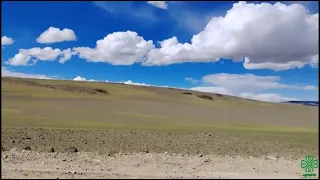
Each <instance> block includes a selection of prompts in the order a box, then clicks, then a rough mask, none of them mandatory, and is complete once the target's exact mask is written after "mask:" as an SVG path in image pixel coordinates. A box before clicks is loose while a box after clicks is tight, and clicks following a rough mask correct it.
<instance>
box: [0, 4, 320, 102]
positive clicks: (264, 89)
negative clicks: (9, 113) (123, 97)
mask: <svg viewBox="0 0 320 180" xmlns="http://www.w3.org/2000/svg"><path fill="white" fill-rule="evenodd" d="M1 17H2V39H1V43H2V49H1V50H2V55H1V56H2V76H18V77H33V78H54V79H70V80H73V79H74V78H76V77H78V76H80V77H78V78H76V79H75V80H90V79H92V80H98V81H106V80H107V81H112V82H125V83H128V84H139V83H140V84H141V83H144V84H146V85H156V86H170V87H178V88H186V89H194V90H199V91H207V92H214V93H221V94H229V95H234V96H240V97H246V98H252V99H258V100H264V101H285V100H295V99H297V100H318V61H319V60H318V48H319V47H318V46H319V42H318V38H319V37H318V36H319V35H318V34H319V29H318V27H319V25H318V2H299V1H297V2H293V1H292V2H272V3H270V4H269V3H262V2H261V1H255V2H247V3H246V2H236V1H235V2H231V1H230V2H166V1H158V2H147V1H145V2H129V1H128V2H2V16H1ZM61 58H62V59H63V60H61ZM129 80H130V81H129Z"/></svg>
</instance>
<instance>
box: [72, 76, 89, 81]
mask: <svg viewBox="0 0 320 180" xmlns="http://www.w3.org/2000/svg"><path fill="white" fill-rule="evenodd" d="M73 80H74V81H86V80H87V79H86V78H82V77H81V76H77V77H75V78H74V79H73Z"/></svg>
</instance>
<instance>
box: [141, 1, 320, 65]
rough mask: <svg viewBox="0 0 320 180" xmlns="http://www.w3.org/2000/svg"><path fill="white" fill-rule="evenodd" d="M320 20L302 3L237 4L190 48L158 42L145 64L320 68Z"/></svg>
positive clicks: (171, 41) (174, 39)
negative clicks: (224, 63) (227, 62)
mask: <svg viewBox="0 0 320 180" xmlns="http://www.w3.org/2000/svg"><path fill="white" fill-rule="evenodd" d="M318 19H319V15H318V14H310V13H309V12H308V10H307V9H306V8H305V7H304V6H302V5H300V4H291V5H285V4H282V3H279V2H278V3H275V4H270V3H260V4H254V3H246V2H242V1H240V2H238V3H235V4H234V5H233V7H232V8H231V9H230V10H228V11H227V13H226V15H225V16H224V17H213V18H212V19H211V20H210V22H209V23H208V24H207V26H206V27H205V28H204V30H203V31H201V32H200V33H198V34H196V35H194V36H193V37H192V39H191V43H179V41H178V39H177V37H172V38H169V39H166V40H163V41H161V42H160V45H161V47H160V48H155V49H152V50H151V51H150V52H149V53H148V59H147V61H145V62H143V64H144V65H149V66H151V65H169V64H174V63H183V62H216V61H218V60H219V59H220V58H225V59H232V60H234V61H238V62H240V61H243V60H244V58H246V61H245V62H244V67H245V68H248V69H274V70H287V69H291V68H296V67H298V68H299V67H303V66H304V65H306V64H310V65H314V64H318V61H319V60H318V58H317V59H314V58H315V57H318V48H319V42H318V38H319V28H318V27H319V22H318Z"/></svg>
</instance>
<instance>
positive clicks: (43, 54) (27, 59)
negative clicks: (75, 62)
mask: <svg viewBox="0 0 320 180" xmlns="http://www.w3.org/2000/svg"><path fill="white" fill-rule="evenodd" d="M70 54H71V55H72V53H71V50H70V49H66V50H63V51H61V50H60V49H58V48H56V49H53V48H51V47H45V48H39V47H34V48H31V49H20V50H19V53H18V54H16V55H15V56H14V57H12V58H10V59H9V60H8V61H7V62H6V64H10V65H12V66H26V65H32V64H35V63H36V62H37V61H38V60H40V61H55V60H56V59H57V58H58V57H59V56H61V59H60V61H59V62H60V63H64V62H65V61H67V60H69V59H70V58H71V55H70Z"/></svg>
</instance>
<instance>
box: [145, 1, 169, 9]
mask: <svg viewBox="0 0 320 180" xmlns="http://www.w3.org/2000/svg"><path fill="white" fill-rule="evenodd" d="M148 4H151V5H153V6H155V7H157V8H161V9H168V4H167V2H166V1H148Z"/></svg>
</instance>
